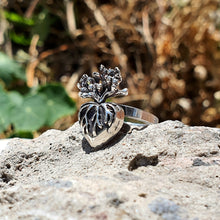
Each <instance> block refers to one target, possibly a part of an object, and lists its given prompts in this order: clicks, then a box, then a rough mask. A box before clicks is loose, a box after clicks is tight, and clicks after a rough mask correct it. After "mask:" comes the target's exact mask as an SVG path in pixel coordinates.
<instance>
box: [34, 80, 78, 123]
mask: <svg viewBox="0 0 220 220" xmlns="http://www.w3.org/2000/svg"><path fill="white" fill-rule="evenodd" d="M38 92H39V94H42V95H44V97H45V98H46V103H45V106H44V107H45V108H46V109H48V116H47V121H46V125H49V126H51V125H53V124H54V122H55V121H56V120H57V119H59V118H61V117H63V116H66V115H69V114H74V113H75V112H76V104H75V102H74V101H73V100H72V99H71V98H70V97H69V96H68V95H67V93H66V91H65V89H64V88H63V87H62V86H61V85H59V84H49V85H46V86H43V87H41V88H40V89H39V91H38Z"/></svg>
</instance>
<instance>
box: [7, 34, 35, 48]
mask: <svg viewBox="0 0 220 220" xmlns="http://www.w3.org/2000/svg"><path fill="white" fill-rule="evenodd" d="M9 37H10V39H11V40H12V41H13V42H14V43H16V44H20V45H23V46H28V45H30V43H31V38H29V37H26V36H25V35H24V34H23V33H20V34H17V33H16V32H15V31H14V30H11V31H10V32H9Z"/></svg>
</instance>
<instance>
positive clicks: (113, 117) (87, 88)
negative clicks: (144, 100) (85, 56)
mask: <svg viewBox="0 0 220 220" xmlns="http://www.w3.org/2000/svg"><path fill="white" fill-rule="evenodd" d="M121 81H122V77H121V73H120V70H119V69H118V67H115V68H114V69H107V68H105V67H104V66H103V65H101V66H100V73H99V72H94V73H92V77H89V76H88V75H86V74H84V75H83V76H82V78H81V79H80V81H79V83H78V84H77V86H78V88H79V90H80V92H79V96H80V97H82V98H92V99H94V101H95V102H88V103H85V104H83V105H82V106H81V107H80V111H79V115H78V118H79V123H80V126H81V128H82V131H83V134H84V136H85V138H86V139H87V141H88V142H89V144H90V145H91V146H92V147H96V146H99V145H102V144H104V143H107V142H108V141H109V140H110V139H112V138H113V137H114V136H115V135H116V134H117V133H118V132H119V131H120V129H121V128H122V126H123V123H124V119H125V118H126V119H129V120H131V122H132V123H129V122H126V123H128V124H129V125H131V126H130V127H131V130H130V131H132V130H133V129H137V130H140V129H143V128H145V127H146V126H148V125H149V124H151V123H158V118H157V117H156V116H154V115H153V114H151V113H148V112H144V111H142V110H140V109H137V108H133V107H130V106H126V105H117V104H115V103H105V101H106V99H107V98H110V97H115V96H125V95H127V94H128V90H127V88H125V89H122V90H119V89H118V86H119V84H120V83H121Z"/></svg>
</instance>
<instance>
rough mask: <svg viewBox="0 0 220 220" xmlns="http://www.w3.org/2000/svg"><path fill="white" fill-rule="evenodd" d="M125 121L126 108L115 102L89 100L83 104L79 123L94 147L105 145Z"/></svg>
mask: <svg viewBox="0 0 220 220" xmlns="http://www.w3.org/2000/svg"><path fill="white" fill-rule="evenodd" d="M123 123H124V110H123V109H122V108H121V107H120V106H118V105H116V104H114V103H101V104H98V103H95V102H89V103H85V104H83V105H82V106H81V108H80V112H79V124H80V126H81V128H82V130H83V133H84V137H85V138H86V140H87V141H88V142H89V144H90V145H91V146H92V147H96V146H99V145H103V144H104V143H106V142H108V141H109V140H110V139H112V137H114V136H115V135H116V134H117V133H118V132H119V131H120V129H121V127H122V126H123Z"/></svg>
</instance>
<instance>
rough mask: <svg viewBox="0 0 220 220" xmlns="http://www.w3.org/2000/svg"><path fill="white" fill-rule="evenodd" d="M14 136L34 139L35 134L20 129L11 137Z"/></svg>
mask: <svg viewBox="0 0 220 220" xmlns="http://www.w3.org/2000/svg"><path fill="white" fill-rule="evenodd" d="M14 137H19V138H29V139H32V138H34V135H33V133H32V132H30V131H18V132H15V133H13V134H11V135H10V137H9V138H14Z"/></svg>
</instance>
